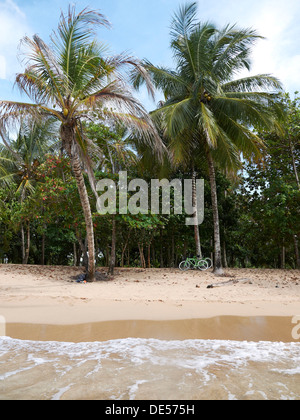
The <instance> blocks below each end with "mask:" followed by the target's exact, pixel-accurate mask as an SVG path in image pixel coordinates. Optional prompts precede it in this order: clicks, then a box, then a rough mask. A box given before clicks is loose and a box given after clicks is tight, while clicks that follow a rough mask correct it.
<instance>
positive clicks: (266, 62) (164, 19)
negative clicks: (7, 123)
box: [0, 0, 300, 109]
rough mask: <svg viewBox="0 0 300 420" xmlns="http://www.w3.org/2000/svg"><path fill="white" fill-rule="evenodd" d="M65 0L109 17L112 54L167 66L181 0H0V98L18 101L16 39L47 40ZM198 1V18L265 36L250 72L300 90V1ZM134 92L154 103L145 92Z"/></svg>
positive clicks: (105, 37) (106, 38) (105, 35)
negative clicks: (171, 30)
mask: <svg viewBox="0 0 300 420" xmlns="http://www.w3.org/2000/svg"><path fill="white" fill-rule="evenodd" d="M70 3H71V4H76V6H77V10H81V9H83V8H84V7H86V6H89V7H90V8H93V9H100V11H101V12H102V13H103V14H104V15H105V16H106V17H107V18H108V19H109V21H110V22H111V24H112V29H110V30H107V29H105V28H103V29H102V30H101V31H99V33H98V38H99V39H100V40H101V41H103V42H104V43H106V44H108V45H109V47H110V50H111V51H112V52H113V53H119V52H123V51H127V52H130V53H131V54H132V55H135V56H137V57H139V58H145V57H146V58H148V59H149V60H151V61H152V62H153V63H154V64H161V65H168V66H171V65H172V56H171V54H170V50H169V25H170V21H171V17H172V15H173V13H174V11H176V10H177V9H178V6H179V5H180V4H182V3H184V1H182V0H77V1H74V2H72V1H71V0H0V99H8V100H20V96H19V93H18V91H17V90H16V89H14V90H13V89H12V88H13V82H14V77H15V74H16V73H17V72H19V71H21V70H22V64H21V63H19V61H18V59H17V58H16V56H17V53H18V45H19V41H20V39H21V38H22V37H23V36H24V35H28V36H32V35H33V34H34V33H38V34H39V35H40V36H41V37H42V38H43V39H44V40H45V41H48V40H49V35H50V34H51V32H52V30H53V29H55V28H56V27H57V22H58V19H59V15H60V12H61V10H63V11H64V12H65V11H67V8H68V5H69V4H70ZM198 4H199V20H201V21H211V22H214V23H216V24H217V25H219V26H220V27H222V26H225V25H226V24H228V23H231V24H234V23H236V24H237V25H238V26H240V27H252V28H254V29H256V30H257V31H258V32H259V33H260V34H261V35H262V36H264V37H266V38H267V39H266V40H263V41H259V43H258V44H257V46H256V47H255V49H254V52H253V68H252V71H251V73H253V74H258V73H271V74H273V75H275V76H276V77H278V78H279V79H280V80H281V81H282V82H283V84H284V87H285V89H286V90H287V91H289V92H290V93H293V92H294V91H295V90H300V80H299V79H300V44H299V39H300V24H299V21H300V1H299V0H285V1H282V0H251V1H250V0H214V1H208V0H198ZM139 97H140V99H141V101H142V102H143V103H144V105H145V106H146V107H147V108H148V109H150V108H153V103H151V101H150V100H149V99H148V98H147V95H146V93H144V92H142V93H141V94H140V95H139ZM157 99H159V98H157ZM24 100H25V98H24Z"/></svg>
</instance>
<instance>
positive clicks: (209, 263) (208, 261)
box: [205, 258, 213, 268]
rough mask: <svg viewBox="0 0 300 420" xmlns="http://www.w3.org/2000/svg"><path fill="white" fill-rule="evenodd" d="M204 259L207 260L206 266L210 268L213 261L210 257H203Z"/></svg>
mask: <svg viewBox="0 0 300 420" xmlns="http://www.w3.org/2000/svg"><path fill="white" fill-rule="evenodd" d="M205 261H206V262H207V265H208V268H212V266H213V263H212V260H211V258H205Z"/></svg>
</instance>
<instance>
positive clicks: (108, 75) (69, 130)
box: [0, 7, 159, 281]
mask: <svg viewBox="0 0 300 420" xmlns="http://www.w3.org/2000/svg"><path fill="white" fill-rule="evenodd" d="M99 26H105V27H108V26H109V23H108V21H107V20H106V18H105V17H104V16H103V15H102V14H100V13H99V12H97V11H94V10H90V9H87V8H86V9H84V10H83V11H82V12H80V13H78V14H76V11H75V8H71V7H69V11H68V14H67V16H64V15H63V14H61V17H60V22H59V25H58V30H57V32H54V33H53V36H52V38H51V39H52V45H51V47H50V46H48V45H47V44H45V42H43V40H42V39H40V38H39V36H38V35H34V36H33V39H30V38H28V37H25V38H24V39H23V46H25V47H26V48H27V50H26V51H25V57H26V69H25V71H24V73H21V74H18V75H17V78H16V84H17V86H18V87H19V88H20V90H21V92H23V93H25V94H26V95H27V96H28V97H29V98H30V99H31V101H32V103H20V102H11V101H0V119H1V124H2V125H7V124H8V123H9V122H11V121H14V120H15V119H16V118H17V117H18V116H19V115H20V113H21V114H31V115H32V116H33V117H34V118H36V119H40V118H43V117H47V116H52V117H54V118H56V120H57V121H58V122H59V123H60V136H61V141H62V146H63V148H64V150H65V151H66V153H67V155H68V156H69V157H70V160H71V166H72V170H73V174H74V177H75V179H76V182H77V186H78V191H79V195H80V200H81V205H82V209H83V213H84V217H85V224H86V232H87V239H88V252H89V263H88V270H87V280H88V281H94V279H95V246H94V229H93V220H92V213H91V206H90V201H89V196H88V193H87V188H86V185H85V179H84V175H83V169H82V165H83V166H84V168H85V171H86V172H87V173H88V176H89V180H90V183H91V186H92V189H93V191H94V193H95V194H96V191H95V186H94V179H93V171H92V163H91V159H90V148H91V147H92V142H91V141H89V140H88V139H87V137H86V136H85V135H84V131H83V129H82V121H84V120H87V119H89V118H90V117H91V111H97V113H98V114H99V113H101V114H102V116H103V118H114V119H116V120H118V121H122V122H123V123H125V124H127V125H129V126H131V127H132V128H134V129H135V130H136V131H138V132H141V133H143V135H146V136H147V139H148V141H149V142H150V141H151V142H153V143H152V144H156V143H158V142H159V137H158V135H157V134H156V131H155V128H154V125H153V124H152V121H151V119H150V118H149V117H148V114H147V113H146V111H145V110H144V108H143V107H142V105H141V104H140V103H139V102H138V101H137V100H136V99H135V98H134V97H133V96H132V94H131V91H130V89H129V87H128V85H127V84H126V83H125V81H124V71H123V68H124V67H125V69H126V67H127V66H128V65H130V66H134V68H135V69H136V70H137V71H138V72H141V73H143V75H144V77H146V74H145V72H144V71H143V68H142V66H141V65H140V63H139V61H138V60H136V59H134V58H132V57H129V56H128V55H125V54H121V55H118V56H113V57H105V56H104V53H105V48H104V46H103V45H100V44H99V43H98V42H96V40H95V32H94V31H95V29H96V28H98V27H99ZM148 87H149V90H151V86H150V85H148Z"/></svg>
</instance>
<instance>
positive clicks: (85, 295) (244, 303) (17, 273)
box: [0, 265, 300, 325]
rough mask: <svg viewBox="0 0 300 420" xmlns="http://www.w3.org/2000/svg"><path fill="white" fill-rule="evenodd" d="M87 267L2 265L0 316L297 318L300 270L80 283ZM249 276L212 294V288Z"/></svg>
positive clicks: (160, 273)
mask: <svg viewBox="0 0 300 420" xmlns="http://www.w3.org/2000/svg"><path fill="white" fill-rule="evenodd" d="M82 272H83V269H82V268H73V267H42V266H22V265H0V314H1V315H2V316H4V317H5V319H6V321H7V322H9V323H19V322H22V323H30V324H41V323H44V324H52V325H70V324H83V323H89V322H90V323H92V322H104V321H117V320H152V321H165V320H182V319H199V318H210V317H215V316H241V317H242V316H248V317H251V316H273V317H274V316H277V317H287V316H288V317H291V316H296V315H300V271H299V270H298V271H295V270H291V271H290V270H259V269H228V270H226V273H225V275H224V276H223V277H215V276H214V275H213V274H212V272H211V271H207V272H198V271H189V272H180V271H179V270H178V269H148V270H142V269H133V268H130V269H126V268H125V269H117V270H116V275H115V277H114V278H113V279H107V278H106V277H105V270H104V269H99V270H98V278H99V281H96V282H95V283H93V284H83V283H77V282H76V279H77V278H78V276H79V275H80V274H81V273H82ZM239 279H247V280H248V281H247V282H246V283H241V284H240V283H238V284H233V285H226V286H224V287H217V288H213V289H208V288H207V286H208V285H210V284H212V283H220V282H227V281H230V280H239Z"/></svg>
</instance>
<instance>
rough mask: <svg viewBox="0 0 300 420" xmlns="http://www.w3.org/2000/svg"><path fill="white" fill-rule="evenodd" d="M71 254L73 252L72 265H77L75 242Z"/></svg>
mask: <svg viewBox="0 0 300 420" xmlns="http://www.w3.org/2000/svg"><path fill="white" fill-rule="evenodd" d="M73 254H74V262H73V266H74V267H77V249H76V242H74V243H73Z"/></svg>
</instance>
